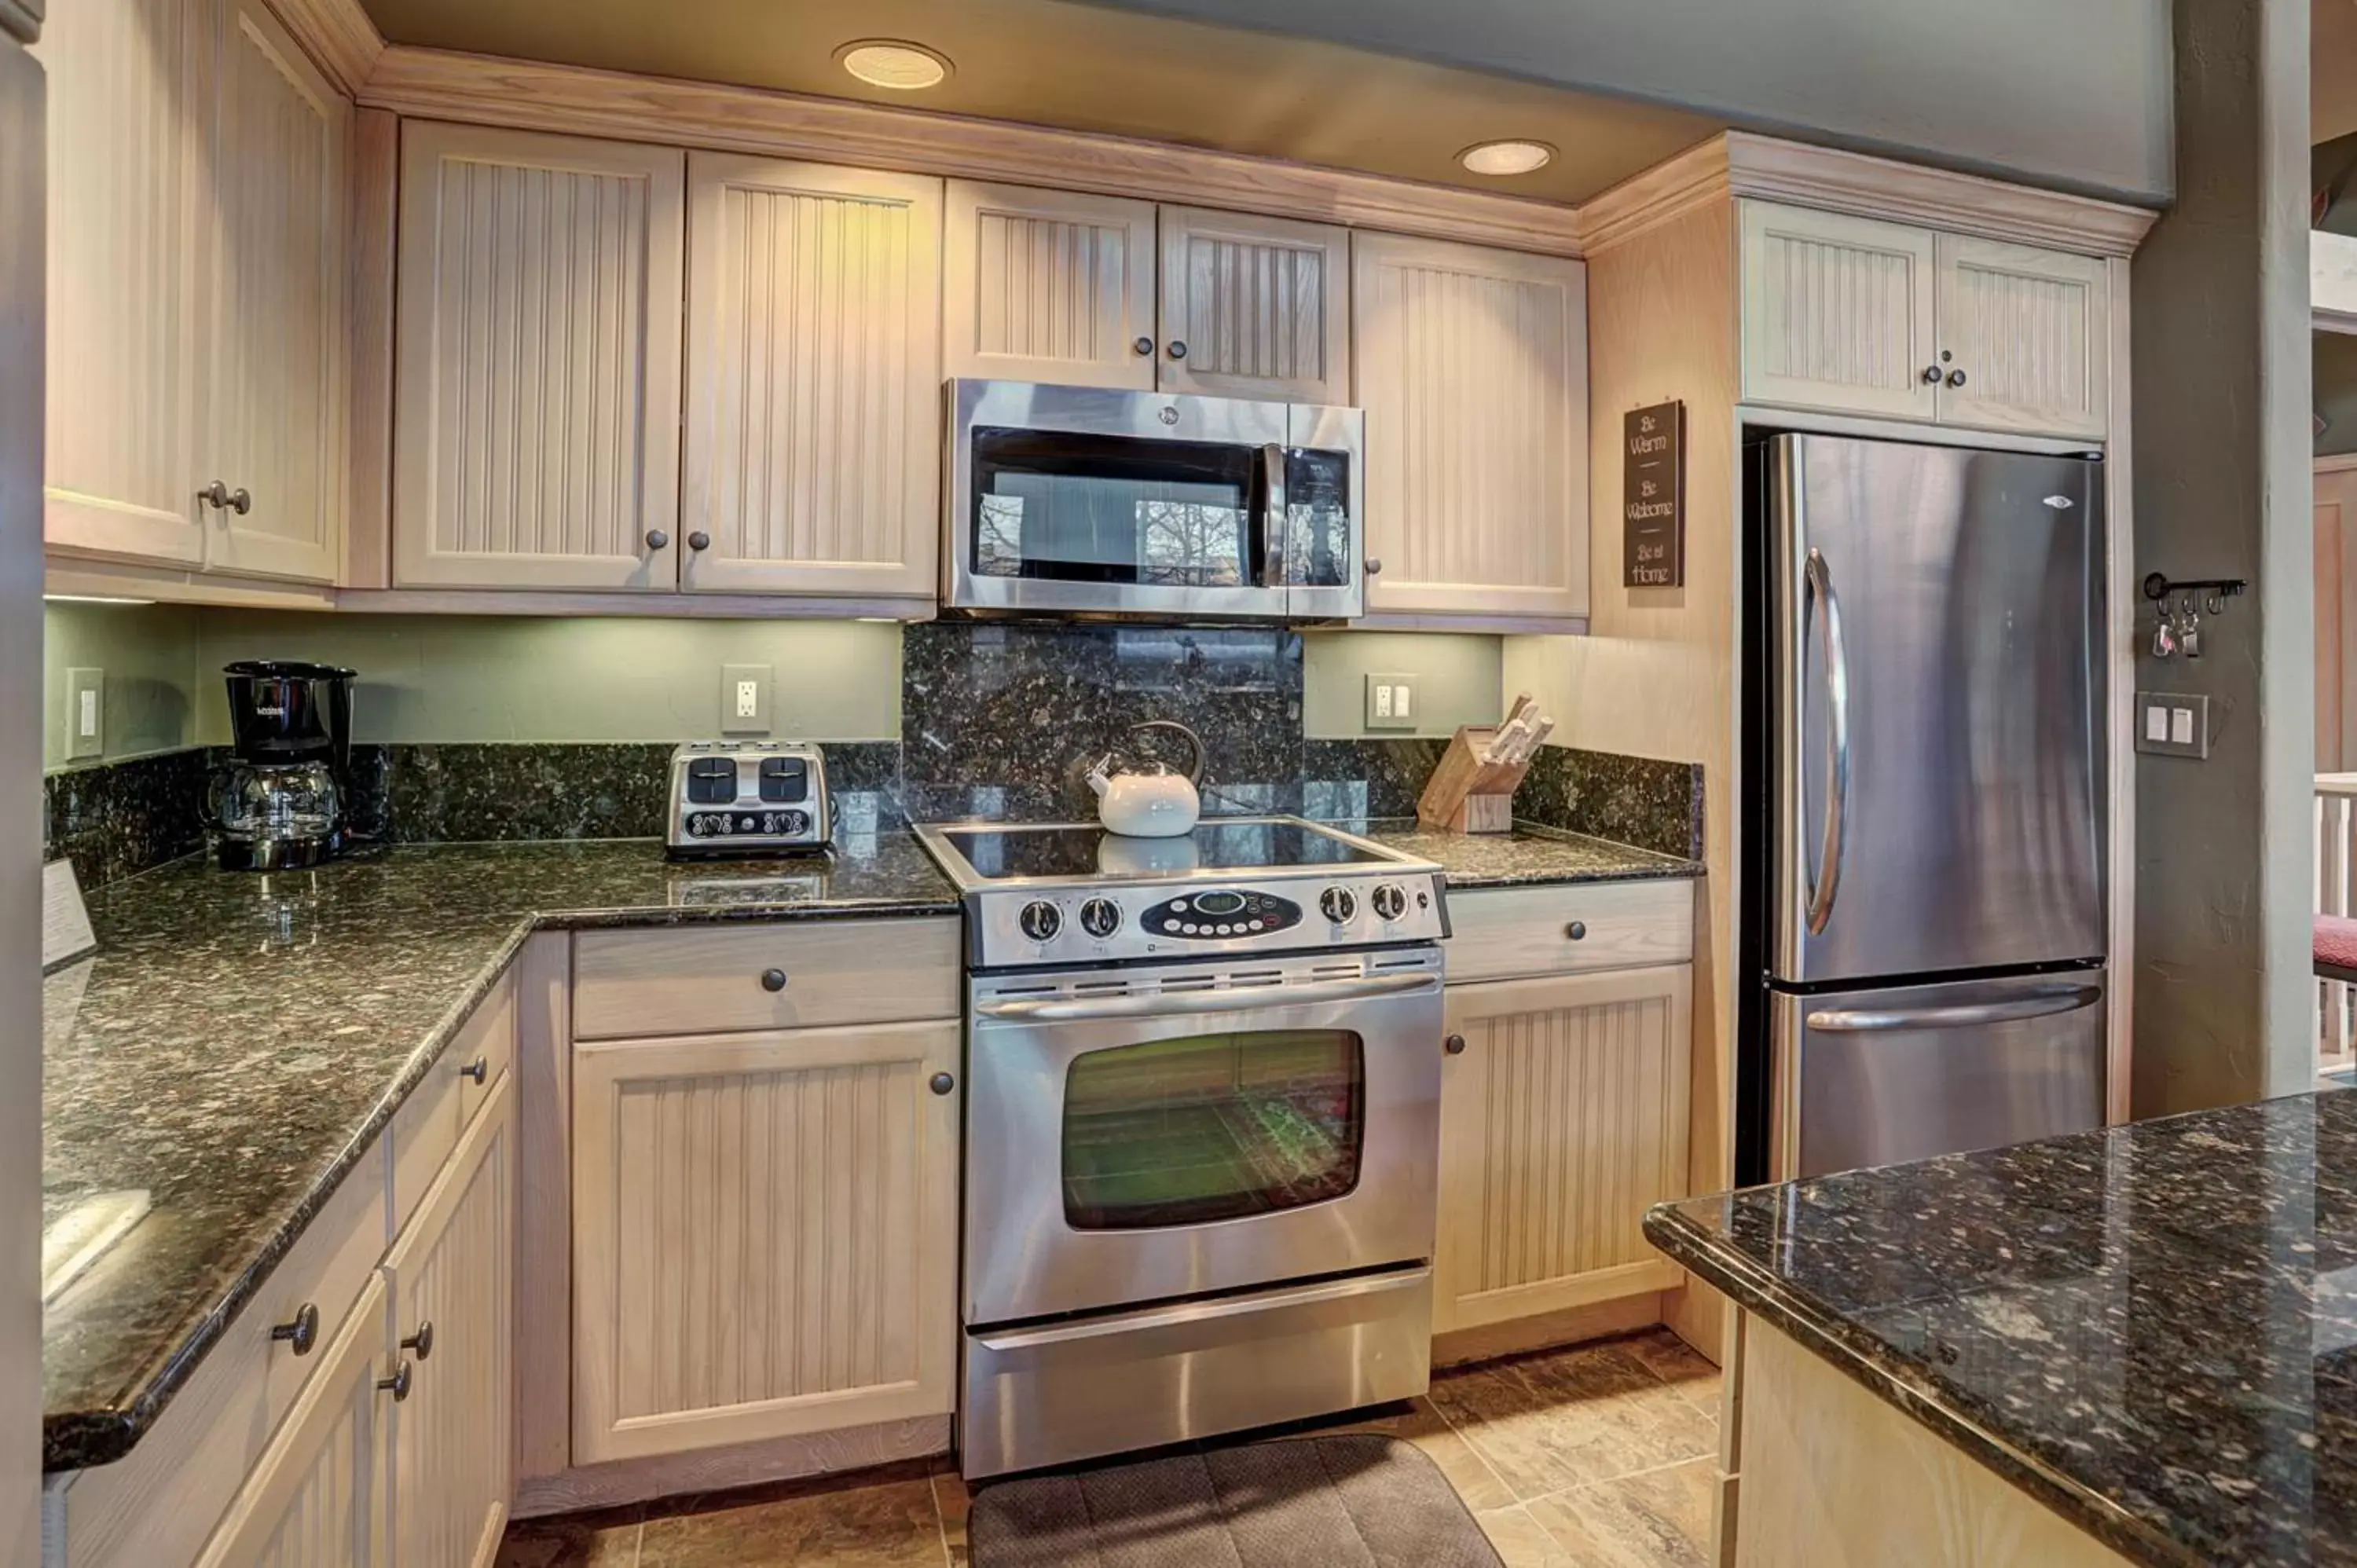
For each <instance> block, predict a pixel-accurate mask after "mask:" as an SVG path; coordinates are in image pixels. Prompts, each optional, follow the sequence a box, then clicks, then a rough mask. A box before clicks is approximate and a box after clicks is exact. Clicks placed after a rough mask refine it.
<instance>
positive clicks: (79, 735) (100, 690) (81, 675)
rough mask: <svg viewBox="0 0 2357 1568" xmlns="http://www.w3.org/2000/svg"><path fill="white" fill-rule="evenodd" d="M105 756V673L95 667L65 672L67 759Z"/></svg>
mask: <svg viewBox="0 0 2357 1568" xmlns="http://www.w3.org/2000/svg"><path fill="white" fill-rule="evenodd" d="M104 755H106V671H103V670H100V669H97V668H95V667H86V668H79V669H72V670H68V671H66V756H67V757H68V758H69V759H77V758H81V757H103V756H104Z"/></svg>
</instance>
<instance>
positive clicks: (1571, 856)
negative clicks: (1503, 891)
mask: <svg viewBox="0 0 2357 1568" xmlns="http://www.w3.org/2000/svg"><path fill="white" fill-rule="evenodd" d="M1333 825H1334V826H1336V827H1339V828H1340V829H1342V830H1343V831H1344V832H1353V833H1357V834H1358V835H1359V836H1360V837H1361V838H1368V839H1372V840H1373V841H1374V842H1375V843H1379V844H1383V845H1385V846H1386V847H1388V848H1391V849H1395V850H1398V851H1400V852H1401V853H1403V854H1413V855H1417V856H1420V857H1421V858H1423V859H1425V860H1429V861H1431V862H1433V863H1434V864H1436V865H1438V866H1439V867H1440V868H1441V870H1442V871H1443V872H1445V873H1447V874H1448V886H1451V887H1461V888H1475V887H1523V886H1544V885H1547V884H1551V883H1574V882H1628V881H1636V880H1643V879H1649V878H1670V877H1690V876H1700V875H1702V874H1703V866H1702V862H1700V861H1698V860H1681V859H1679V858H1678V857H1677V856H1675V855H1670V854H1654V853H1653V852H1652V851H1651V850H1643V849H1636V848H1633V847H1631V845H1629V844H1625V843H1613V842H1612V841H1611V840H1609V839H1598V838H1587V837H1585V836H1583V835H1581V834H1579V833H1569V832H1562V831H1560V830H1558V829H1555V828H1543V827H1540V826H1538V825H1536V824H1535V823H1532V822H1516V823H1515V824H1514V830H1513V832H1507V833H1446V832H1434V831H1433V830H1431V829H1428V828H1423V827H1419V826H1417V825H1416V821H1415V818H1413V817H1375V818H1370V819H1367V820H1365V821H1361V822H1336V823H1334V824H1333Z"/></svg>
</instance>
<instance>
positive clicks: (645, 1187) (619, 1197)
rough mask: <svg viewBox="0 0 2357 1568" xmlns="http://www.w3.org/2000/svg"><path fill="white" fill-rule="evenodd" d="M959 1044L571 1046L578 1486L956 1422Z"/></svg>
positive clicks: (890, 1028) (853, 1038)
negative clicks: (719, 1453)
mask: <svg viewBox="0 0 2357 1568" xmlns="http://www.w3.org/2000/svg"><path fill="white" fill-rule="evenodd" d="M961 1041H962V1031H961V1028H960V1026H959V1024H958V1023H957V1021H956V1020H954V1019H947V1020H941V1021H934V1022H924V1023H902V1024H887V1025H861V1026H845V1027H835V1028H813V1029H790V1030H770V1031H759V1032H751V1033H743V1034H730V1035H705V1036H677V1037H671V1038H659V1039H622V1040H605V1041H581V1042H577V1043H576V1046H575V1047H574V1069H573V1070H574V1081H573V1118H574V1120H573V1216H574V1230H573V1235H574V1291H573V1310H574V1341H573V1343H574V1388H573V1423H574V1426H573V1462H574V1463H575V1464H576V1465H585V1464H589V1463H593V1462H596V1461H600V1460H610V1459H625V1458H638V1457H646V1456H651V1455H662V1454H673V1453H681V1452H685V1451H689V1450H694V1449H700V1448H707V1447H715V1446H719V1445H724V1444H739V1443H748V1442H753V1441H757V1440H760V1439H766V1438H781V1437H793V1436H802V1435H805V1434H813V1433H818V1432H825V1431H833V1430H838V1429H842V1428H846V1427H854V1426H862V1425H866V1424H869V1423H878V1422H888V1421H900V1420H907V1419H909V1418H912V1417H919V1416H931V1415H942V1414H946V1413H948V1412H950V1411H951V1409H952V1406H953V1404H954V1402H955V1393H956V1391H955V1373H956V1348H957V1325H956V1302H957V1288H956V1271H957V1256H958V1245H957V1238H958V1214H957V1183H958V1158H959V1121H960V1113H959V1106H958V1097H957V1093H956V1090H957V1076H956V1075H957V1074H958V1072H959V1070H960V1066H961V1063H960V1046H961Z"/></svg>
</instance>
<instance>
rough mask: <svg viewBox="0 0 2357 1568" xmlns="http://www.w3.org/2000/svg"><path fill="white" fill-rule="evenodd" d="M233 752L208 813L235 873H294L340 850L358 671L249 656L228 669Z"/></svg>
mask: <svg viewBox="0 0 2357 1568" xmlns="http://www.w3.org/2000/svg"><path fill="white" fill-rule="evenodd" d="M221 673H222V674H223V675H225V676H227V677H228V680H229V722H230V730H231V739H232V742H233V743H234V746H235V748H236V755H234V756H233V757H230V758H229V759H227V760H226V761H224V762H222V763H221V764H220V765H219V766H218V767H216V768H214V769H213V776H212V781H211V784H210V788H209V789H207V791H206V815H207V817H208V818H209V819H210V822H209V825H210V827H211V829H212V833H213V844H214V853H215V854H217V855H218V856H219V857H220V860H221V866H222V868H223V869H224V870H229V871H292V870H296V869H299V868H301V867H303V866H307V865H318V864H319V863H320V862H321V861H323V860H326V859H328V857H329V856H330V855H333V854H335V853H336V852H337V851H339V850H340V849H342V848H343V847H344V800H345V796H346V794H347V792H348V791H349V790H350V787H351V771H350V767H351V750H352V682H353V680H354V679H355V674H354V672H353V671H350V670H345V669H341V668H339V667H338V666H336V665H333V664H305V663H301V662H297V661H293V660H275V659H245V660H239V661H238V662H237V663H235V664H231V665H228V666H226V667H225V668H224V669H223V670H222V671H221Z"/></svg>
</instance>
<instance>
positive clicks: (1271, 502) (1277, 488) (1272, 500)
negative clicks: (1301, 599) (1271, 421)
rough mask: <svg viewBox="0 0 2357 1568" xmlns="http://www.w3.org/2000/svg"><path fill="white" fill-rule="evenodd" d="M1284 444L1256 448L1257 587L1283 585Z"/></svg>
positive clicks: (1280, 442)
mask: <svg viewBox="0 0 2357 1568" xmlns="http://www.w3.org/2000/svg"><path fill="white" fill-rule="evenodd" d="M1285 467H1286V463H1285V443H1284V442H1282V441H1271V442H1268V443H1266V444H1265V445H1264V446H1262V447H1261V449H1260V473H1261V494H1262V496H1263V497H1264V498H1265V499H1263V501H1262V503H1261V504H1262V505H1263V506H1264V507H1265V509H1266V510H1265V511H1264V512H1263V514H1262V517H1261V530H1262V538H1263V540H1264V543H1263V546H1262V556H1263V560H1262V562H1261V586H1262V587H1264V588H1281V587H1284V586H1285V517H1286V508H1285Z"/></svg>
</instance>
